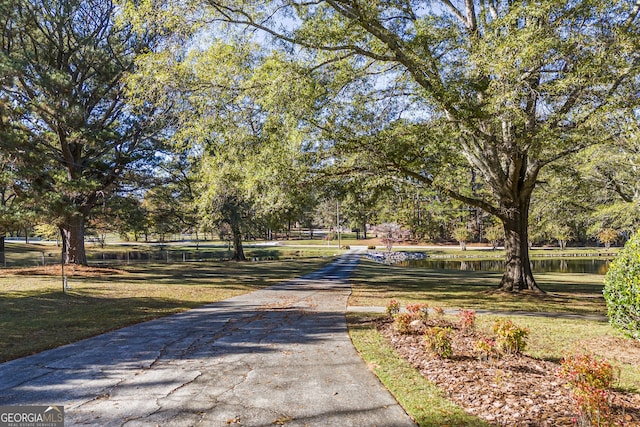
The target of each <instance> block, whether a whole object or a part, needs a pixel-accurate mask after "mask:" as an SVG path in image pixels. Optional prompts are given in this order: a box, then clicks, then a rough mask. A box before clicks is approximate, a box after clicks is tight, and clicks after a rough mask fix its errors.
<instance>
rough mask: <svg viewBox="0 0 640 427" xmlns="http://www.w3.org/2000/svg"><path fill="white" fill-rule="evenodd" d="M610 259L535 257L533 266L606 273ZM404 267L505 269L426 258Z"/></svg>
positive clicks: (492, 262) (545, 269) (542, 270)
mask: <svg viewBox="0 0 640 427" xmlns="http://www.w3.org/2000/svg"><path fill="white" fill-rule="evenodd" d="M609 263H610V260H607V259H601V258H591V259H572V258H570V259H567V258H554V259H534V260H532V261H531V267H532V269H533V272H534V273H589V274H602V275H604V274H606V273H607V270H609ZM397 265H400V266H403V267H421V268H432V269H441V270H460V271H497V272H502V271H504V261H502V260H460V259H457V260H454V259H433V258H429V259H424V260H410V261H405V262H401V263H398V264H397Z"/></svg>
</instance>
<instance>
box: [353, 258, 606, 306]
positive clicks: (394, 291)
mask: <svg viewBox="0 0 640 427" xmlns="http://www.w3.org/2000/svg"><path fill="white" fill-rule="evenodd" d="M501 277H502V273H498V272H483V271H460V270H435V269H426V268H409V267H398V266H387V265H381V264H375V263H372V262H362V263H361V264H360V266H359V267H358V268H357V270H356V272H355V273H354V275H353V278H352V282H353V284H354V295H353V300H355V301H356V302H358V301H359V300H363V301H372V300H374V301H375V300H377V304H374V305H384V304H385V302H386V301H388V299H391V298H396V299H400V300H422V301H429V302H430V304H431V305H436V306H437V305H443V306H447V307H460V308H484V309H494V310H504V311H515V310H520V311H522V310H528V311H534V312H536V311H551V312H556V311H557V312H574V313H594V314H604V312H605V311H606V309H605V306H604V299H603V298H602V288H603V285H602V282H601V278H602V277H601V276H598V275H591V274H562V273H541V274H538V275H536V277H537V279H538V281H539V284H540V286H541V287H542V289H543V290H545V291H546V293H545V294H538V293H528V292H520V293H505V292H497V289H498V285H499V283H500V279H501ZM363 305H368V304H367V303H365V304H363Z"/></svg>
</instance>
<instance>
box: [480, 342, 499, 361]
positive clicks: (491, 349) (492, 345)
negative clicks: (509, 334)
mask: <svg viewBox="0 0 640 427" xmlns="http://www.w3.org/2000/svg"><path fill="white" fill-rule="evenodd" d="M473 349H474V350H475V351H476V353H478V358H479V359H480V360H491V359H493V358H498V357H500V352H499V351H498V348H497V346H496V341H495V340H493V339H490V338H481V339H479V340H478V341H476V342H475V344H474V346H473Z"/></svg>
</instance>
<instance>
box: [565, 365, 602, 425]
mask: <svg viewBox="0 0 640 427" xmlns="http://www.w3.org/2000/svg"><path fill="white" fill-rule="evenodd" d="M559 376H560V377H561V378H565V379H566V380H567V381H568V382H569V387H570V388H571V393H572V397H573V401H574V403H575V405H576V412H577V414H578V418H577V419H576V421H577V424H578V425H579V426H605V425H612V424H613V422H612V414H611V399H610V396H609V391H608V390H609V389H610V388H611V385H612V383H613V380H614V374H613V367H612V366H611V364H610V363H609V362H607V361H606V360H605V359H600V358H597V357H594V356H593V355H590V354H576V355H573V356H569V357H565V358H564V359H563V360H562V362H561V368H560V373H559Z"/></svg>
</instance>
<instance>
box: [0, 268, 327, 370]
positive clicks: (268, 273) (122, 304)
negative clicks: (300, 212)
mask: <svg viewBox="0 0 640 427" xmlns="http://www.w3.org/2000/svg"><path fill="white" fill-rule="evenodd" d="M328 261H329V259H320V258H316V259H306V260H297V261H295V262H293V261H269V262H255V263H234V262H227V263H189V264H169V265H166V264H156V265H153V264H151V265H149V264H145V265H137V266H131V267H128V268H126V269H125V270H123V271H122V272H120V273H118V272H117V271H115V272H113V273H111V274H107V275H102V276H100V277H82V276H72V277H70V278H69V285H70V288H71V289H70V290H69V291H68V292H67V293H63V292H62V280H61V278H60V277H52V276H34V275H31V276H29V275H22V274H20V275H13V274H12V275H6V274H5V275H3V276H0V330H2V334H0V361H7V360H10V359H14V358H16V357H20V356H25V355H28V354H32V353H36V352H39V351H42V350H45V349H48V348H53V347H57V346H60V345H63V344H67V343H70V342H74V341H78V340H80V339H82V338H86V337H90V336H93V335H96V334H99V333H102V332H105V331H108V330H113V329H117V328H120V327H123V326H126V325H130V324H133V323H138V322H142V321H145V320H150V319H153V318H157V317H161V316H165V315H168V314H171V313H177V312H180V311H184V310H188V309H190V308H194V307H198V306H201V305H203V304H206V303H210V302H214V301H220V300H222V299H225V298H229V297H232V296H235V295H239V294H242V293H246V292H250V291H253V290H256V289H259V288H262V287H265V286H269V285H273V284H276V283H279V282H281V281H283V280H287V279H290V278H294V277H297V276H300V275H302V274H305V273H307V272H310V271H313V270H316V269H318V268H319V267H321V266H322V265H324V264H326V263H327V262H328Z"/></svg>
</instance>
